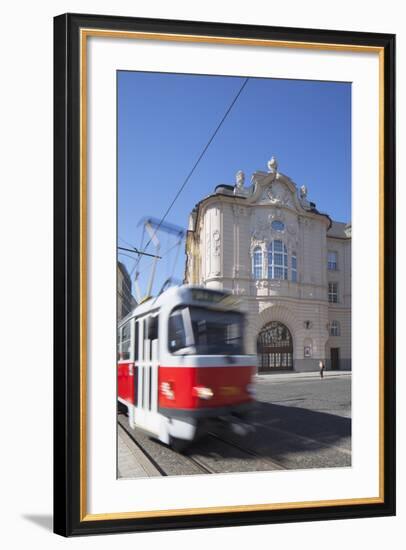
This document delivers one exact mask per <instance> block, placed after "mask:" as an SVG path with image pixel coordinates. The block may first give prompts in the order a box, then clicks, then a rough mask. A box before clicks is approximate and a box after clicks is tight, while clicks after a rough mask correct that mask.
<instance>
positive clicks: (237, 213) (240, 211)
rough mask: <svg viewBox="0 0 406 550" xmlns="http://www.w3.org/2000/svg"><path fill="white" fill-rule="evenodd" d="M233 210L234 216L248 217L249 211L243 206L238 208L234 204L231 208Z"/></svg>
mask: <svg viewBox="0 0 406 550" xmlns="http://www.w3.org/2000/svg"><path fill="white" fill-rule="evenodd" d="M231 208H232V210H233V214H234V216H246V215H247V209H246V208H244V207H243V206H238V205H236V204H233V205H232V206H231Z"/></svg>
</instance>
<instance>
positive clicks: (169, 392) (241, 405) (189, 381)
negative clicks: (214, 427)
mask: <svg viewBox="0 0 406 550" xmlns="http://www.w3.org/2000/svg"><path fill="white" fill-rule="evenodd" d="M233 301H234V297H233V296H232V295H231V294H230V293H227V292H224V291H218V290H212V289H207V288H200V287H196V286H189V285H183V286H180V287H171V288H169V289H168V290H166V291H165V292H163V293H162V294H161V295H159V296H158V297H157V298H149V299H148V300H146V301H145V302H143V303H141V304H140V305H138V306H137V307H136V308H135V309H134V310H133V311H132V312H131V313H130V314H129V315H127V317H125V318H124V319H123V320H122V321H120V323H119V327H118V364H117V381H118V401H119V407H120V408H125V409H127V412H128V418H129V424H130V426H131V427H132V428H134V427H136V426H138V427H140V428H142V429H144V430H146V431H148V432H149V433H151V434H152V435H154V436H155V437H157V438H158V439H159V440H160V441H162V442H163V443H165V444H169V445H171V446H172V447H174V448H177V449H179V450H181V449H182V448H184V447H186V446H187V444H188V443H190V442H192V441H193V440H194V439H195V438H196V437H197V436H198V435H200V434H202V433H204V431H205V430H206V429H207V427H208V426H209V425H210V423H211V421H212V420H213V419H218V418H220V417H227V416H228V415H230V414H232V415H242V416H243V415H244V414H245V413H246V412H247V411H248V410H249V409H250V407H251V406H252V404H253V400H254V388H253V380H252V377H253V375H254V374H255V372H256V356H254V355H246V354H245V353H244V341H243V340H244V323H245V317H244V314H243V313H242V312H240V311H239V310H238V308H237V307H236V306H235V305H234V304H233Z"/></svg>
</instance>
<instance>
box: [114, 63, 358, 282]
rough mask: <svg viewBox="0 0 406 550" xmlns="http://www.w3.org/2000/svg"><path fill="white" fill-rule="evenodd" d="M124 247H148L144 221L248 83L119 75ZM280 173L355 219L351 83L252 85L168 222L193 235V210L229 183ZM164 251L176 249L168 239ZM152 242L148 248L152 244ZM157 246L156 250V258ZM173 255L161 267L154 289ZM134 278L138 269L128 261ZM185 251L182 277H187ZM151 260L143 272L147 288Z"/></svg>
mask: <svg viewBox="0 0 406 550" xmlns="http://www.w3.org/2000/svg"><path fill="white" fill-rule="evenodd" d="M117 78H118V86H117V88H118V105H117V109H118V243H119V245H120V246H127V245H126V244H125V242H124V241H126V242H127V243H131V244H133V245H135V246H137V247H139V246H140V244H141V237H142V227H141V226H138V224H139V222H140V220H141V219H142V218H143V217H145V216H153V217H156V218H159V219H160V218H161V217H162V215H163V214H164V212H165V210H166V209H167V207H168V206H169V204H170V203H171V201H172V199H173V198H174V196H175V194H176V193H177V191H178V189H179V187H180V186H181V185H182V183H183V182H184V180H185V178H186V176H187V175H188V173H189V171H190V170H191V168H192V167H193V165H194V163H195V162H196V160H197V158H198V156H199V155H200V153H201V152H202V149H203V148H204V146H205V145H206V143H207V141H208V140H209V139H210V137H211V136H212V134H213V132H214V130H215V129H216V127H217V125H218V123H219V122H220V120H221V119H222V117H223V115H224V113H225V112H226V110H227V109H228V107H229V105H230V103H231V102H232V100H233V99H234V97H235V95H236V94H237V92H238V90H239V89H240V87H241V85H242V84H243V81H244V78H243V77H222V76H201V75H180V74H164V73H144V72H124V71H119V72H118V76H117ZM272 155H274V156H275V157H276V158H277V160H278V164H279V170H280V171H281V172H282V173H284V174H286V175H287V176H289V177H290V178H291V179H293V181H294V182H295V183H296V184H297V186H298V187H300V186H301V185H303V184H305V185H306V186H307V187H308V197H309V199H310V200H311V201H313V202H315V203H316V205H317V208H318V209H319V210H321V211H323V212H326V213H328V214H329V215H330V216H331V217H332V218H333V219H335V220H338V221H344V222H348V221H350V219H351V85H350V84H349V83H336V82H319V81H300V80H278V79H263V78H257V79H255V78H251V79H250V80H249V81H248V84H247V85H246V87H245V88H244V90H243V92H242V93H241V95H240V97H239V98H238V100H237V102H236V103H235V105H234V107H233V109H232V111H231V112H230V114H229V115H228V117H227V119H226V120H225V122H224V124H223V125H222V127H221V129H220V131H219V132H218V134H217V135H216V137H215V138H214V140H213V142H212V144H211V145H210V147H209V149H208V150H207V152H206V153H205V155H204V157H203V158H202V160H201V161H200V163H199V165H198V167H197V169H196V170H195V172H194V174H193V176H192V178H191V179H190V181H189V183H188V184H187V186H186V187H185V189H184V191H183V192H182V194H181V195H180V197H179V199H178V200H177V202H176V203H175V205H174V206H173V208H172V210H171V212H170V213H169V215H168V217H167V221H169V222H172V223H175V224H177V225H180V226H182V227H184V228H185V229H186V227H187V221H188V214H189V212H190V211H191V210H192V208H193V207H194V205H195V204H196V203H197V202H198V201H199V200H201V199H202V198H203V197H204V196H206V195H208V194H210V193H211V192H212V191H213V190H214V188H215V186H216V185H218V184H220V183H227V184H234V181H235V173H236V172H237V170H239V169H241V170H243V171H244V172H245V175H246V184H248V183H249V180H250V176H251V174H252V173H253V172H254V171H256V170H264V171H266V170H267V166H266V163H267V161H268V160H269V159H270V158H271V156H272ZM161 240H162V245H161V246H162V248H161V253H162V252H165V250H166V249H168V248H170V247H171V246H172V245H173V243H174V241H173V239H172V240H171V239H168V237H167V236H166V235H162V236H161ZM145 242H146V241H145V239H144V245H145ZM153 251H154V247H153V246H152V245H150V246H149V248H148V252H153ZM173 254H174V251H172V252H171V253H170V254H169V255H167V257H166V258H164V259H163V260H161V261H160V262H159V266H158V275H157V278H156V284H155V287H156V288H157V287H159V286H160V285H161V284H162V282H163V280H165V278H166V277H167V276H168V275H169V274H170V272H171V269H170V267H171V266H170V265H169V261H171V262H173V260H174V256H173ZM119 259H120V261H122V262H123V263H124V264H125V265H126V266H127V268H128V270H129V271H131V270H132V268H133V266H134V261H132V260H131V259H130V258H129V257H126V256H121V255H120V256H119ZM183 262H184V255H183V249H182V251H181V253H180V255H179V261H178V262H177V267H176V269H175V276H177V277H178V278H180V279H181V278H182V276H183ZM149 264H150V260H149V259H147V258H143V259H142V261H141V262H140V264H139V268H140V271H141V277H140V282H141V288H142V289H144V288H145V284H146V277H147V275H148V273H149V270H148V269H147V267H148V265H149Z"/></svg>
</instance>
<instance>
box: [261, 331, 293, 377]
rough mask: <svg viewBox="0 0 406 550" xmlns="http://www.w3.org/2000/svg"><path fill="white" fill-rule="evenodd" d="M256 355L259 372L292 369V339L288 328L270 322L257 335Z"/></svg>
mask: <svg viewBox="0 0 406 550" xmlns="http://www.w3.org/2000/svg"><path fill="white" fill-rule="evenodd" d="M257 353H258V358H259V371H260V372H271V371H276V370H292V369H293V339H292V335H291V333H290V330H289V329H288V327H287V326H286V325H284V324H282V323H279V321H272V322H271V323H268V324H267V325H265V326H264V327H263V329H262V330H261V332H260V333H259V334H258V340H257Z"/></svg>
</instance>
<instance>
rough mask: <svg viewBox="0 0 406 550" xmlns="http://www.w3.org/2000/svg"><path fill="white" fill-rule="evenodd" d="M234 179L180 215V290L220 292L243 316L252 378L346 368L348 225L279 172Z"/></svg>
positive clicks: (272, 165)
mask: <svg viewBox="0 0 406 550" xmlns="http://www.w3.org/2000/svg"><path fill="white" fill-rule="evenodd" d="M244 180H245V177H244V173H243V172H242V171H239V172H237V174H236V183H235V185H218V186H217V187H216V189H215V191H214V193H213V194H211V195H209V196H208V197H206V198H204V199H203V200H201V201H200V202H199V203H198V204H197V205H196V206H195V208H194V209H193V211H192V213H191V214H190V217H189V228H188V232H187V238H186V268H185V283H193V284H199V285H203V286H206V287H208V288H214V289H229V290H231V291H232V292H233V294H235V295H238V296H239V298H240V300H241V304H242V309H243V310H245V312H246V314H247V327H246V347H247V352H248V353H257V354H258V368H259V372H272V371H277V370H293V371H312V370H318V363H319V360H320V359H323V360H324V361H325V364H326V368H327V369H341V370H350V369H351V225H350V224H345V223H341V222H336V221H333V220H332V219H331V218H330V217H329V216H328V215H327V214H324V213H321V212H319V211H318V210H317V208H316V205H315V204H314V203H313V202H310V201H309V199H308V197H307V194H308V193H307V188H306V187H305V186H302V187H301V188H300V189H298V188H297V186H296V185H295V183H294V182H293V181H292V180H291V179H290V178H289V177H287V176H286V175H284V174H282V173H281V172H279V171H278V164H277V161H276V159H275V158H273V157H272V159H271V160H270V161H269V162H268V171H267V172H262V171H258V172H255V173H254V174H253V175H252V178H251V184H250V186H249V187H246V186H245V181H244Z"/></svg>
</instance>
